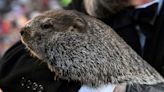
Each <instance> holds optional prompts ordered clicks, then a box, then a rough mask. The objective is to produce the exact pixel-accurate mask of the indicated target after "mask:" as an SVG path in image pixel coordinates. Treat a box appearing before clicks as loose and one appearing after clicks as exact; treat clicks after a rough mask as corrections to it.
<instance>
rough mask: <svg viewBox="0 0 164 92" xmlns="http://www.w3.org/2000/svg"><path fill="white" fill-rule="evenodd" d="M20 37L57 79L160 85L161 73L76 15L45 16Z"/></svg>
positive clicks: (96, 22)
mask: <svg viewBox="0 0 164 92" xmlns="http://www.w3.org/2000/svg"><path fill="white" fill-rule="evenodd" d="M21 36H22V42H23V43H24V44H25V45H26V46H27V48H28V49H29V50H30V51H31V52H32V54H34V55H35V56H36V57H38V58H39V59H40V60H42V61H44V62H46V63H47V64H48V66H49V68H50V70H51V71H52V72H55V77H59V78H62V79H66V80H76V81H80V82H82V83H84V84H87V85H93V86H98V85H102V84H108V83H112V84H117V83H124V82H126V83H127V82H132V83H141V84H151V83H157V82H159V81H160V82H161V77H159V75H158V73H157V72H156V71H155V70H154V69H153V68H152V67H150V66H149V65H148V64H147V63H145V62H144V61H143V60H142V59H141V58H140V57H139V56H138V55H137V54H136V53H135V52H134V51H133V50H132V49H131V48H130V47H129V46H128V45H127V44H126V43H125V42H124V41H123V40H122V39H121V38H120V37H119V36H118V35H117V34H116V33H115V32H114V31H112V29H111V28H110V27H109V26H107V25H105V24H104V23H102V22H101V21H99V20H97V19H95V18H92V17H89V16H86V15H84V14H82V13H79V12H76V11H67V10H54V11H48V12H45V13H43V14H41V15H39V16H37V17H35V18H33V19H32V20H30V21H29V22H28V23H27V24H26V25H25V27H23V28H22V31H21ZM156 76H157V77H156Z"/></svg>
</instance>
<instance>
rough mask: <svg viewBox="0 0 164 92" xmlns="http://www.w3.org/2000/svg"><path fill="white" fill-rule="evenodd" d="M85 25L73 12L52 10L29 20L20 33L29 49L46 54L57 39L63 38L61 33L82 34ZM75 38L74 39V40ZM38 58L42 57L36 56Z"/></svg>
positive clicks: (79, 16)
mask: <svg viewBox="0 0 164 92" xmlns="http://www.w3.org/2000/svg"><path fill="white" fill-rule="evenodd" d="M86 24H87V23H86V22H85V20H84V19H83V17H82V16H81V14H79V13H78V12H75V11H69V12H68V11H61V10H59V11H58V10H53V11H47V12H45V13H43V14H41V15H39V16H37V17H34V18H33V19H32V20H30V21H29V22H28V23H27V24H26V25H25V26H24V27H23V28H22V31H21V35H22V41H23V42H25V43H26V45H27V46H28V47H29V49H30V50H31V51H32V52H33V54H36V53H35V52H40V51H42V53H47V51H49V50H48V47H47V46H51V45H54V46H55V44H56V43H55V41H57V40H58V37H61V36H63V33H68V34H72V33H74V36H76V37H78V36H77V35H76V34H81V35H82V34H84V33H85V31H86V28H87V25H86ZM76 37H75V38H74V39H76ZM36 56H38V58H42V57H44V56H45V55H44V56H43V55H39V54H36Z"/></svg>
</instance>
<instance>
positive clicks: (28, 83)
mask: <svg viewBox="0 0 164 92" xmlns="http://www.w3.org/2000/svg"><path fill="white" fill-rule="evenodd" d="M31 85H32V82H31V80H27V83H26V87H27V88H30V87H31Z"/></svg>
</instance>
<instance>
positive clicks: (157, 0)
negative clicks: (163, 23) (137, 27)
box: [135, 0, 163, 14]
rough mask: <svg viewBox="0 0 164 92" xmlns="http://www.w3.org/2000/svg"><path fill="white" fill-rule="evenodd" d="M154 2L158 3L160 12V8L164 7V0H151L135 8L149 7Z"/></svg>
mask: <svg viewBox="0 0 164 92" xmlns="http://www.w3.org/2000/svg"><path fill="white" fill-rule="evenodd" d="M154 3H158V11H157V13H158V14H159V12H160V10H161V8H162V3H163V0H153V1H151V2H149V3H146V4H143V5H138V6H136V7H135V8H146V7H148V6H150V5H152V4H154Z"/></svg>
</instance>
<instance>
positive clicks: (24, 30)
mask: <svg viewBox="0 0 164 92" xmlns="http://www.w3.org/2000/svg"><path fill="white" fill-rule="evenodd" d="M29 30H30V28H29V27H28V26H26V27H23V28H22V30H21V31H20V34H21V35H25V33H27V31H29Z"/></svg>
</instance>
